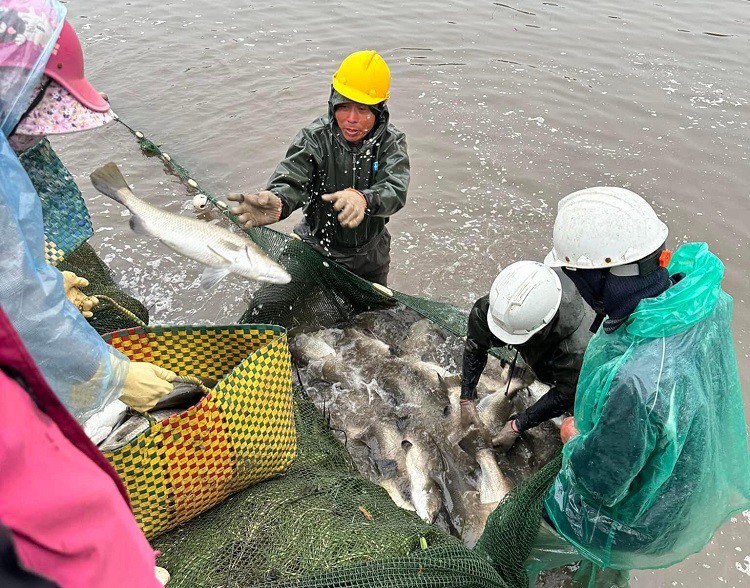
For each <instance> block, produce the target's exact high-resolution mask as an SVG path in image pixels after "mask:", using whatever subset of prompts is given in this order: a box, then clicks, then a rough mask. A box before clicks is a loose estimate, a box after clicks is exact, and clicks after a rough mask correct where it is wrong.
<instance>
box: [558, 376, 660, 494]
mask: <svg viewBox="0 0 750 588" xmlns="http://www.w3.org/2000/svg"><path fill="white" fill-rule="evenodd" d="M647 389H649V388H648V387H646V386H644V385H643V384H642V382H640V381H639V380H638V379H637V378H633V377H629V376H628V375H626V374H622V373H618V375H616V376H615V379H614V381H613V382H612V385H611V387H610V389H609V393H608V394H607V396H606V398H605V400H604V406H603V407H602V411H601V413H600V415H599V416H598V418H596V420H595V421H594V422H593V424H592V425H591V429H590V430H588V431H586V432H582V433H581V434H580V435H578V436H576V437H573V439H571V440H570V441H569V442H568V443H569V444H570V445H571V447H569V448H568V451H569V452H570V453H569V464H570V469H571V472H572V474H573V480H575V485H576V491H577V492H579V493H580V494H582V495H583V496H585V497H588V498H589V499H591V500H592V501H593V502H596V503H600V504H603V505H605V506H607V507H612V506H614V505H616V504H617V503H618V502H620V501H621V500H622V499H623V498H625V497H626V496H627V495H628V492H629V490H630V488H631V483H632V482H633V480H634V479H635V478H636V477H637V476H638V474H639V473H640V472H641V470H642V469H643V467H644V465H645V464H646V462H647V460H648V458H649V456H650V455H651V453H652V452H653V450H654V447H655V446H656V440H657V433H658V431H657V426H656V424H655V423H654V422H653V421H652V419H651V418H650V415H649V410H648V406H647V405H646V403H645V402H643V401H642V399H641V393H642V391H643V390H647ZM651 389H653V384H652V385H651Z"/></svg>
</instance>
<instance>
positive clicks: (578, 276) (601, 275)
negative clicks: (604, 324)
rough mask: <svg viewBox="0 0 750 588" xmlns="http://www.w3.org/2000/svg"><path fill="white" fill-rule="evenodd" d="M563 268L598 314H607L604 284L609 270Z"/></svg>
mask: <svg viewBox="0 0 750 588" xmlns="http://www.w3.org/2000/svg"><path fill="white" fill-rule="evenodd" d="M562 270H563V272H565V275H566V276H568V277H569V278H570V281H571V282H573V284H574V285H575V287H576V288H577V289H578V292H580V294H581V297H582V298H583V299H584V300H585V301H586V304H588V305H589V306H590V307H591V308H593V309H594V311H595V312H596V314H602V315H604V314H607V313H606V312H605V311H604V285H605V282H606V278H607V274H608V273H609V270H607V269H586V270H581V269H579V270H571V269H568V268H567V267H564V268H562Z"/></svg>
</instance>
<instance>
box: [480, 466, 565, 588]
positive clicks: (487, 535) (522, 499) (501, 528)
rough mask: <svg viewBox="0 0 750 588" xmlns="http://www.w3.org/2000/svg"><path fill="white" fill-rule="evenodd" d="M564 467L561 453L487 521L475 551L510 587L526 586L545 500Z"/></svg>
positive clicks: (517, 488) (524, 484) (510, 496)
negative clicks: (528, 564) (530, 557)
mask: <svg viewBox="0 0 750 588" xmlns="http://www.w3.org/2000/svg"><path fill="white" fill-rule="evenodd" d="M561 466H562V453H558V454H557V457H555V458H554V459H552V460H551V461H550V462H549V463H548V464H547V465H546V466H544V467H543V468H542V469H541V470H539V471H538V472H537V473H536V474H534V475H533V476H531V477H530V478H528V479H527V480H524V481H523V482H521V484H519V485H518V486H516V487H515V488H514V489H513V491H512V492H511V493H510V494H508V496H506V497H505V499H504V500H503V501H502V502H501V503H500V504H499V505H498V507H497V508H496V509H495V511H494V512H493V513H492V514H491V515H490V516H489V518H488V519H487V524H486V525H485V527H484V533H483V534H482V537H481V538H480V539H479V542H478V543H477V545H476V547H475V548H474V549H475V551H477V552H478V553H484V554H486V556H487V558H488V559H489V560H490V561H492V562H493V565H494V567H495V569H497V571H498V572H499V573H500V575H501V576H502V577H503V578H504V579H505V580H506V581H507V582H508V585H509V586H524V587H525V586H527V577H526V572H525V570H524V565H523V564H524V561H526V558H527V557H528V556H529V554H530V553H531V547H532V545H533V544H534V539H536V536H537V533H538V531H539V525H540V523H541V520H542V512H543V509H544V497H545V496H546V494H547V491H548V490H549V489H550V486H551V485H552V482H553V481H554V479H555V477H556V476H557V474H558V472H559V471H560V467H561Z"/></svg>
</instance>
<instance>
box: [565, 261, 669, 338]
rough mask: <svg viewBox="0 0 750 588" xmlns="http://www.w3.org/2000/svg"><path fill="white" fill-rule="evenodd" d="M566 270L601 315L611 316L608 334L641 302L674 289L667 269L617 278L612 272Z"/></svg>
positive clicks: (606, 329) (590, 304) (606, 326)
mask: <svg viewBox="0 0 750 588" xmlns="http://www.w3.org/2000/svg"><path fill="white" fill-rule="evenodd" d="M563 271H564V272H565V275H566V276H568V277H569V278H570V280H571V281H572V282H573V284H575V287H576V288H577V289H578V291H579V292H580V293H581V297H583V299H584V300H585V301H586V302H587V303H588V305H589V306H591V308H593V309H594V311H595V312H596V313H597V315H600V316H606V317H607V320H606V321H604V332H605V333H613V332H615V331H616V330H617V329H618V328H619V327H620V325H622V324H623V323H624V322H625V321H626V320H627V319H628V317H629V316H630V314H631V313H632V312H633V311H634V310H635V308H636V306H638V303H639V302H640V301H641V300H643V299H644V298H654V297H656V296H659V294H661V293H662V292H664V291H665V290H666V289H667V288H669V286H670V281H669V272H667V270H666V269H665V268H659V269H657V270H655V271H652V272H650V273H648V274H647V275H645V276H640V275H639V276H616V275H614V274H612V273H610V271H609V270H608V269H584V270H581V269H579V270H577V271H571V270H569V269H567V268H563Z"/></svg>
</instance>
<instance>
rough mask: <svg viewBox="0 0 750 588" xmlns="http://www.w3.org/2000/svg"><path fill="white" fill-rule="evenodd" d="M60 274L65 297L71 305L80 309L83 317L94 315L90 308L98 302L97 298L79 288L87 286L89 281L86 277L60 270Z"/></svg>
mask: <svg viewBox="0 0 750 588" xmlns="http://www.w3.org/2000/svg"><path fill="white" fill-rule="evenodd" d="M62 276H63V288H64V289H65V298H67V299H68V300H70V302H71V303H72V304H73V306H75V307H76V308H77V309H78V310H80V311H81V314H82V315H83V316H84V318H87V319H88V318H91V317H92V316H94V313H93V312H91V309H92V308H94V307H95V306H96V305H97V304H99V299H98V298H97V297H96V296H87V295H86V294H84V293H83V292H81V290H80V288H85V287H86V286H88V285H89V281H88V280H87V279H86V278H81V277H79V276H77V275H75V274H74V273H73V272H69V271H64V272H62Z"/></svg>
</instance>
